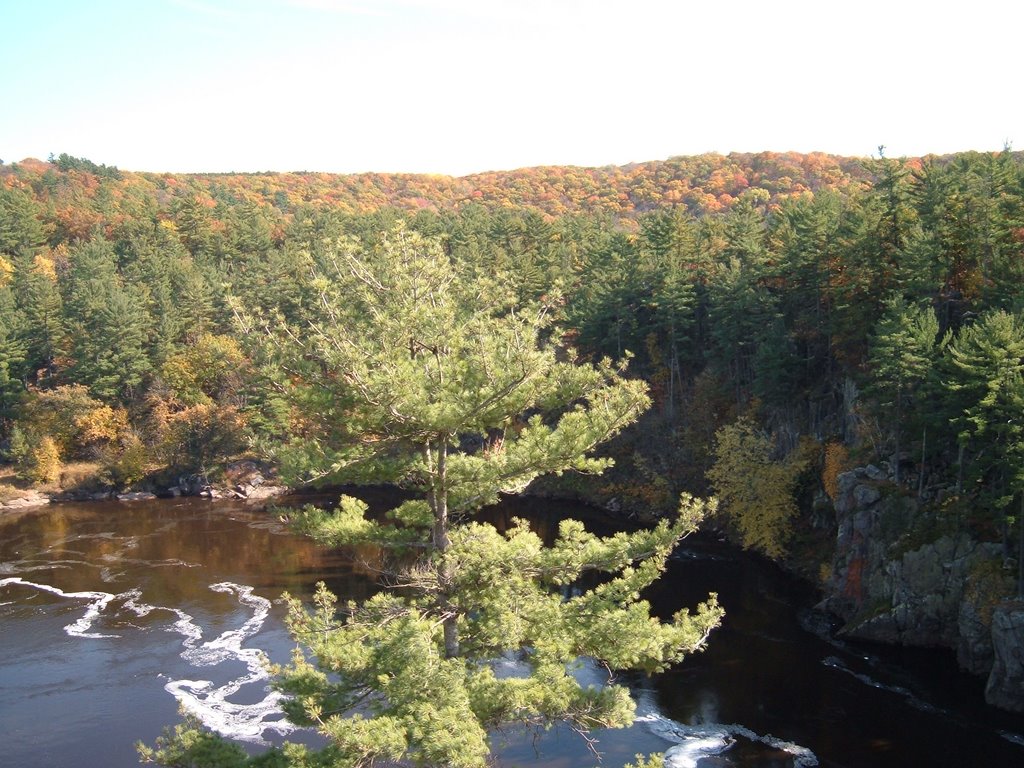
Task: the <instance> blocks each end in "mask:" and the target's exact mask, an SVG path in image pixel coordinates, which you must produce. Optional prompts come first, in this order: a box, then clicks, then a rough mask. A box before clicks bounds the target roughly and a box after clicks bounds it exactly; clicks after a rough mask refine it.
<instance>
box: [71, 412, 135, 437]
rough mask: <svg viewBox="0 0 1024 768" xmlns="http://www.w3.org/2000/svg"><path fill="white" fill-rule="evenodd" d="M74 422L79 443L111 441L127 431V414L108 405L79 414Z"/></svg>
mask: <svg viewBox="0 0 1024 768" xmlns="http://www.w3.org/2000/svg"><path fill="white" fill-rule="evenodd" d="M74 422H75V429H76V430H78V440H79V442H80V443H101V442H113V441H114V440H117V439H118V438H119V437H120V436H121V435H123V434H124V433H125V432H127V431H128V414H127V413H126V412H125V411H124V409H122V408H117V409H114V408H111V407H110V406H109V405H101V406H100V407H98V408H95V409H93V410H91V411H87V412H85V413H82V414H79V415H78V416H76V417H75V420H74Z"/></svg>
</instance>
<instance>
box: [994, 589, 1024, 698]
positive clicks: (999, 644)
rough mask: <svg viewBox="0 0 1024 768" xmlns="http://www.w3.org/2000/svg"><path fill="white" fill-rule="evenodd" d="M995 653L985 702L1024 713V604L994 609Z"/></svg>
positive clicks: (1003, 605) (1009, 604)
mask: <svg viewBox="0 0 1024 768" xmlns="http://www.w3.org/2000/svg"><path fill="white" fill-rule="evenodd" d="M992 651H993V656H994V661H993V664H992V672H991V673H990V674H989V676H988V683H987V684H986V685H985V701H987V702H988V703H989V704H992V705H993V706H996V707H1001V708H1002V709H1008V710H1010V711H1011V712H1024V603H1022V602H1020V601H1014V602H1009V603H1004V604H1002V605H999V606H997V607H996V608H995V609H994V610H993V612H992Z"/></svg>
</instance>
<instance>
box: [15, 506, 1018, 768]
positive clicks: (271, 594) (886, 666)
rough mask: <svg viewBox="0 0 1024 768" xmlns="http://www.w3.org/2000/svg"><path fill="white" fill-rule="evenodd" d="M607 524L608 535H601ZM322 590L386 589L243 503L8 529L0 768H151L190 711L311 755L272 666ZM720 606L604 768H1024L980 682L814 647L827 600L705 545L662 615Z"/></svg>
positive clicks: (909, 663) (536, 748) (652, 684)
mask: <svg viewBox="0 0 1024 768" xmlns="http://www.w3.org/2000/svg"><path fill="white" fill-rule="evenodd" d="M565 509H566V506H565V505H556V504H551V503H544V502H538V501H529V502H518V503H517V504H509V505H507V506H505V507H503V508H502V509H500V510H497V511H496V512H495V513H494V518H493V519H494V521H495V523H496V524H497V525H498V526H499V527H501V526H502V524H503V523H504V522H505V521H507V518H508V517H509V516H510V515H512V514H516V515H524V514H529V515H530V516H531V517H532V518H534V519H535V520H537V525H538V527H539V528H541V529H542V530H545V529H546V530H550V529H551V528H552V525H551V524H550V522H547V521H550V520H551V519H553V517H554V516H555V515H556V514H558V512H559V511H564V510H565ZM569 511H570V512H571V513H572V514H575V515H580V514H582V513H584V512H585V510H580V509H578V508H577V509H569ZM589 525H591V527H594V528H596V529H600V528H602V527H604V524H602V522H601V520H600V519H599V518H598V517H596V516H591V517H590V518H589ZM361 554H362V555H363V556H364V557H365V559H367V560H370V561H372V559H373V556H374V553H373V552H372V551H366V552H363V553H361ZM320 580H324V581H326V582H327V583H328V585H329V586H330V587H331V589H332V590H333V591H335V592H336V593H338V594H339V595H342V596H346V597H354V598H360V597H365V596H366V595H368V594H370V593H371V592H372V591H373V589H374V587H373V583H372V578H371V576H370V574H368V573H366V572H361V571H360V570H359V568H358V567H355V566H353V565H351V564H350V561H349V559H342V558H340V557H337V556H335V555H332V554H330V553H328V552H326V551H324V550H322V549H320V548H318V547H316V546H314V545H313V544H311V543H310V542H308V541H306V540H304V539H302V538H299V537H295V536H293V535H291V534H290V533H289V532H288V531H287V530H286V529H285V527H284V526H283V525H282V524H281V523H279V522H278V521H277V519H276V516H275V515H271V514H267V513H265V512H262V511H260V510H258V509H254V508H250V507H246V506H245V505H243V504H241V503H232V502H215V503H211V502H205V501H198V500H187V501H182V500H178V501H159V502H136V503H131V504H119V503H111V504H100V503H94V504H88V505H74V504H65V505H55V506H52V507H46V508H41V509H39V510H33V511H28V512H22V513H17V514H10V513H9V514H7V515H6V516H4V517H0V725H2V728H3V730H2V736H0V766H20V767H21V768H33V767H34V766H40V767H42V766H67V767H68V768H91V767H92V766H97V768H99V767H101V766H102V767H103V768H121V767H122V766H133V765H136V753H135V747H134V744H135V742H136V741H138V740H142V741H144V742H148V743H152V741H153V740H154V739H155V738H156V736H157V735H158V734H159V732H160V730H161V728H162V727H163V726H165V725H167V724H171V723H175V722H177V721H178V714H177V710H178V707H179V702H181V703H184V704H186V705H187V706H188V707H189V708H190V709H192V710H193V711H195V712H197V713H199V714H200V715H201V717H202V718H203V719H204V721H205V722H207V724H208V725H210V726H211V727H213V728H215V729H218V730H220V731H222V732H224V733H225V734H228V735H231V736H232V737H234V738H238V739H239V740H240V741H242V742H243V743H245V744H247V745H249V746H250V748H251V749H254V750H256V749H259V748H260V743H261V741H262V742H263V743H265V742H267V741H269V742H279V741H280V740H281V739H282V738H284V737H285V736H287V738H291V739H293V740H295V739H298V740H310V739H311V738H313V737H311V736H309V735H307V734H303V733H301V732H297V733H290V734H289V733H288V731H289V730H290V728H289V725H288V724H287V723H285V722H283V721H282V720H281V717H280V714H279V713H278V711H277V709H276V700H275V698H274V696H273V694H271V693H269V692H268V691H267V689H266V684H267V680H266V678H265V676H264V672H263V656H264V654H265V655H266V656H268V657H269V658H270V659H271V660H272V661H285V660H286V659H287V657H288V655H289V653H290V650H291V648H292V643H291V641H290V640H289V638H288V637H287V634H286V633H285V632H284V630H283V628H282V625H281V619H282V616H283V612H284V611H283V606H282V605H281V604H280V603H279V602H277V600H278V598H279V597H280V595H281V593H282V592H283V591H285V590H288V591H290V592H292V593H293V594H296V595H298V596H303V597H305V596H308V595H309V594H311V592H312V589H313V588H314V586H315V584H316V582H317V581H320ZM709 591H717V592H718V593H719V596H720V600H721V602H722V604H723V605H724V606H725V608H726V611H727V614H728V615H727V618H726V621H725V624H724V625H723V627H722V628H720V629H719V630H717V631H716V632H715V633H714V634H713V635H712V638H711V643H710V645H709V648H708V650H707V651H706V652H704V653H702V654H699V655H697V656H694V657H692V658H690V659H689V660H687V661H686V662H684V663H683V664H682V665H680V666H679V667H677V668H675V669H673V670H671V671H670V672H668V673H666V674H663V675H660V676H658V677H656V678H654V679H652V680H645V679H640V678H635V679H632V680H631V682H633V683H634V684H635V690H636V695H637V698H638V701H639V707H638V712H639V714H640V715H641V717H640V722H638V724H637V725H635V726H633V727H632V728H630V729H628V730H624V731H612V732H608V733H602V734H599V735H598V737H599V739H600V744H599V748H600V749H601V750H602V751H603V752H604V754H605V757H604V765H607V766H621V765H622V764H623V763H624V762H625V761H626V760H628V759H631V758H632V756H633V755H634V754H635V753H637V752H651V751H662V750H665V749H668V748H669V747H673V746H675V745H678V744H680V743H683V744H684V746H683V747H682V750H683V753H684V754H682V755H681V756H680V757H679V758H678V759H679V762H678V765H699V766H733V765H735V766H792V765H815V764H816V765H822V766H851V767H852V766H908V765H930V766H968V765H978V766H1011V765H1024V718H1021V717H1014V716H1010V715H1006V714H1005V713H1001V712H999V711H998V710H994V709H991V708H988V707H986V706H985V705H984V703H983V701H982V696H981V693H982V686H981V682H980V681H978V680H976V679H974V678H970V677H966V676H963V675H961V674H959V673H958V672H957V671H956V665H955V660H954V659H953V658H952V655H951V654H945V653H921V652H916V653H911V652H903V653H899V652H895V651H892V650H887V649H877V648H865V647H861V646H857V647H854V646H849V645H835V644H831V643H827V642H825V641H824V640H821V639H819V638H818V637H816V636H815V635H813V634H811V633H809V632H807V631H805V630H804V629H802V628H801V621H800V620H801V617H802V615H803V613H802V612H803V611H804V610H805V609H806V607H807V606H808V605H809V604H810V602H811V601H812V599H813V596H812V595H810V594H809V593H807V591H806V590H804V589H803V588H801V587H800V585H798V584H796V583H794V582H793V581H792V580H790V579H788V578H786V577H785V576H784V575H783V574H781V573H780V572H779V571H777V570H776V569H774V568H773V567H771V566H770V565H768V564H766V563H763V562H761V561H760V560H757V559H756V558H751V557H748V556H746V555H744V554H742V553H739V552H736V551H735V550H733V549H731V548H729V547H726V546H723V545H721V544H718V543H717V542H712V541H707V540H702V539H699V538H691V539H689V540H687V541H686V542H685V543H684V546H683V548H682V549H681V551H680V552H679V553H678V556H677V557H676V558H675V559H674V560H673V561H672V563H671V565H670V568H669V571H668V573H667V574H666V575H665V577H664V578H663V579H662V581H661V582H660V583H659V585H658V587H657V588H656V589H655V590H653V592H652V594H651V600H652V602H653V604H654V606H655V609H656V610H657V611H658V612H660V613H663V614H665V615H668V614H670V613H672V612H674V611H675V610H677V609H678V608H680V607H683V606H694V605H696V603H697V602H699V601H700V600H702V599H704V597H706V595H707V593H708V592H709ZM586 672H587V670H586V669H583V670H582V671H581V674H586ZM687 726H690V727H689V728H688V727H687ZM693 726H699V727H700V728H701V729H703V730H697V729H695V728H694V727H693ZM1015 739H1016V740H1019V742H1020V743H1015V741H1014V740H1015ZM730 744H731V746H728V745H730ZM686 745H688V746H686ZM496 746H497V747H498V750H499V753H500V764H501V765H502V766H513V765H517V766H524V767H526V766H533V767H535V768H556V767H559V768H560V767H562V766H565V767H566V768H568V767H569V766H590V765H594V764H595V761H594V759H593V757H592V756H591V755H590V753H589V752H588V750H587V748H586V746H585V745H584V744H583V742H582V741H581V740H580V739H579V737H577V736H575V735H574V734H572V733H569V732H563V731H560V730H557V729H556V730H554V731H550V732H547V733H544V734H543V735H542V736H541V738H540V739H539V740H535V739H534V738H533V735H532V734H521V733H515V732H513V733H508V734H503V735H500V736H496ZM701 746H703V747H704V748H705V749H704V751H700V750H699V749H698V747H701ZM726 746H728V749H725V751H721V752H719V753H718V754H712V753H713V752H715V751H717V750H720V749H722V748H723V747H726ZM702 755H704V757H701V756H702Z"/></svg>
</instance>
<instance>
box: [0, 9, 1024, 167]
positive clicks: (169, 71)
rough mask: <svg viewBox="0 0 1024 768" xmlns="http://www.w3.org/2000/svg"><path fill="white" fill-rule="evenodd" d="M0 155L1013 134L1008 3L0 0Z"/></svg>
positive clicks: (516, 148)
mask: <svg viewBox="0 0 1024 768" xmlns="http://www.w3.org/2000/svg"><path fill="white" fill-rule="evenodd" d="M0 29H2V30H3V35H2V38H0V40H2V41H0V97H2V101H0V159H3V161H4V162H8V163H9V162H15V161H19V160H22V159H24V158H26V157H36V158H39V159H46V158H47V157H48V156H49V155H50V154H51V153H53V154H60V153H62V152H66V153H68V154H70V155H74V156H77V157H85V158H88V159H90V160H92V161H93V162H96V163H103V164H107V165H116V166H117V167H119V168H121V169H125V170H133V171H152V172H165V171H167V172H228V171H238V172H242V171H303V170H305V171H325V172H336V173H357V172H364V171H376V172H412V173H439V174H449V175H456V176H458V175H466V174H470V173H476V172H482V171H488V170H511V169H514V168H522V167H530V166H537V165H582V166H604V165H623V164H626V163H630V162H643V161H647V160H662V159H666V158H668V157H672V156H675V155H695V154H701V153H705V152H719V153H722V154H727V153H729V152H760V151H775V152H784V151H797V152H812V151H821V152H829V153H834V154H841V155H851V156H868V155H877V153H878V147H879V146H880V145H884V146H885V154H886V155H887V156H889V157H899V156H919V155H923V154H928V153H936V154H944V153H949V152H955V151H962V150H982V151H984V150H999V149H1002V148H1003V147H1004V146H1005V145H1006V144H1007V143H1009V144H1010V145H1012V146H1015V147H1016V148H1020V147H1024V98H1021V93H1020V88H1019V83H1020V61H1019V56H1020V50H1021V48H1020V39H1019V35H1020V31H1021V29H1024V3H1019V2H1012V0H970V2H949V1H948V0H931V1H930V2H925V1H918V0H885V1H883V0H774V2H773V1H772V0H760V1H757V2H755V1H754V0H703V1H702V2H691V1H690V0H621V1H617V2H611V1H606V0H589V1H586V0H0Z"/></svg>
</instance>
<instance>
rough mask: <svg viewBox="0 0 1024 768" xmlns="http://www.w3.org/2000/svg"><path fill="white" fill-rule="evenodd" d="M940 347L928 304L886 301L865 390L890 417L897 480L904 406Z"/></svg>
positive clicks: (932, 363)
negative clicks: (920, 305) (867, 385)
mask: <svg viewBox="0 0 1024 768" xmlns="http://www.w3.org/2000/svg"><path fill="white" fill-rule="evenodd" d="M940 348H941V347H940V345H939V322H938V320H937V319H936V317H935V313H934V312H933V311H932V309H931V308H930V307H927V308H921V307H914V306H908V305H907V304H906V302H905V301H903V300H902V299H892V300H890V301H889V302H888V303H887V304H886V308H885V314H883V315H882V318H881V320H879V322H878V325H877V326H876V328H875V333H874V336H873V337H872V339H871V343H870V347H869V351H868V359H869V362H870V364H871V367H872V377H871V381H870V384H869V387H868V391H869V392H870V393H871V394H873V395H875V397H876V398H877V399H878V404H879V407H880V409H881V410H882V412H883V413H885V414H886V415H888V416H890V417H891V421H890V423H891V424H892V434H893V440H894V442H895V448H894V454H895V456H894V460H893V479H894V480H895V481H896V483H897V484H899V482H900V458H901V457H900V454H901V452H902V436H903V429H904V416H905V411H906V407H907V405H908V403H909V401H910V399H911V397H912V396H913V393H914V391H915V390H916V389H917V387H918V385H919V384H921V383H922V382H923V381H924V380H925V379H926V378H927V376H928V375H929V373H930V372H931V369H932V366H933V365H934V364H935V360H936V358H937V356H938V352H939V350H940Z"/></svg>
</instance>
